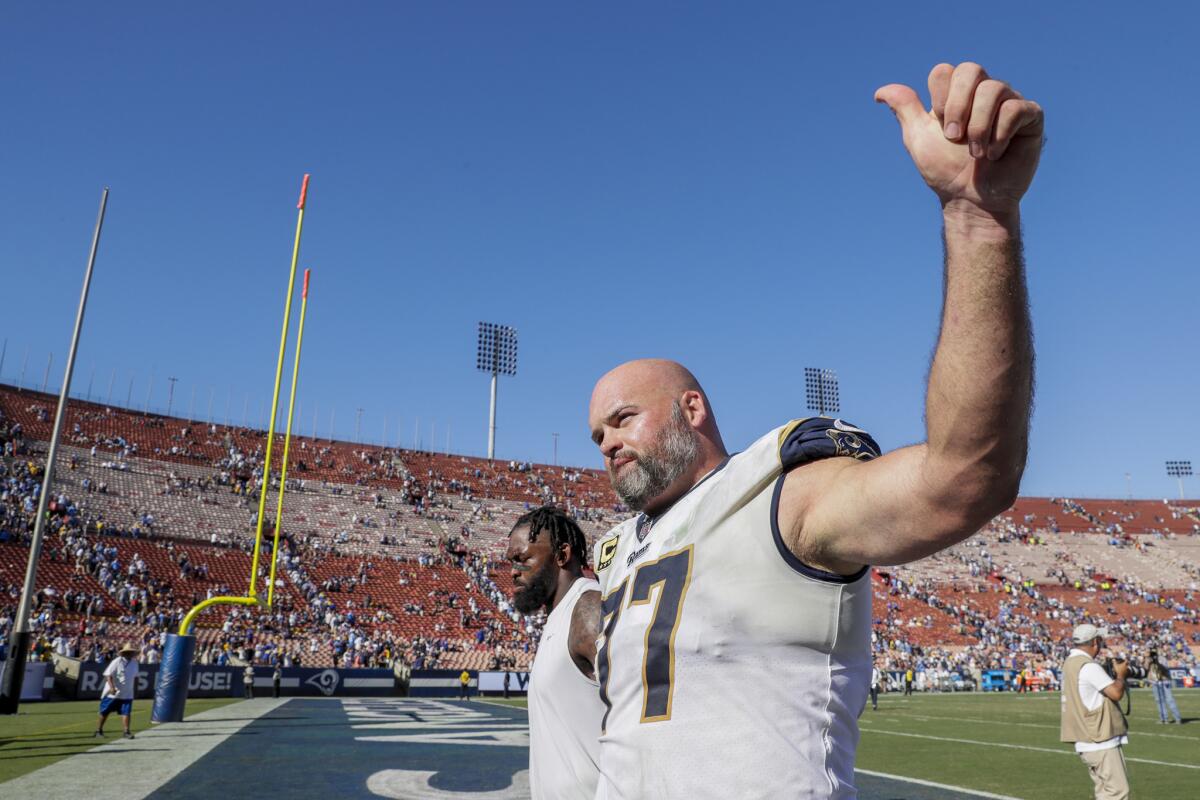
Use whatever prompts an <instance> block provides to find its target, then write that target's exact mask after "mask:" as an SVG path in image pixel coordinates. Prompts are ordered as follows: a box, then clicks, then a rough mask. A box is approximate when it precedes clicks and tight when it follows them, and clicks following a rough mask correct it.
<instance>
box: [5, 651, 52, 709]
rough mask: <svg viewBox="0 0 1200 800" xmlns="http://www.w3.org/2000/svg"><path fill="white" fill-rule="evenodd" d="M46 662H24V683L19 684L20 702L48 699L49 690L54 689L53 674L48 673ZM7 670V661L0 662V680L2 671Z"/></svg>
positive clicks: (49, 665) (48, 668)
mask: <svg viewBox="0 0 1200 800" xmlns="http://www.w3.org/2000/svg"><path fill="white" fill-rule="evenodd" d="M50 667H51V664H50V662H48V661H26V662H25V682H24V683H22V684H21V702H22V703H25V702H29V701H32V700H48V699H50V690H51V689H53V688H54V673H53V672H51V671H50ZM7 668H8V662H7V661H0V680H3V679H4V670H5V669H7Z"/></svg>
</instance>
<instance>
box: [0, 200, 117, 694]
mask: <svg viewBox="0 0 1200 800" xmlns="http://www.w3.org/2000/svg"><path fill="white" fill-rule="evenodd" d="M107 205H108V189H107V188H105V190H104V194H102V195H101V196H100V213H99V215H98V216H97V217H96V231H95V233H93V234H92V249H91V252H90V253H89V254H88V265H87V271H86V272H85V273H84V274H83V290H82V291H81V292H80V295H79V311H78V312H77V313H76V314H75V330H74V332H73V333H72V334H71V349H70V351H69V353H68V355H67V368H66V373H65V375H64V376H63V384H62V389H60V390H59V394H58V408H57V409H56V410H55V412H54V432H53V433H52V434H51V435H50V452H49V453H47V454H46V472H45V476H44V477H43V479H42V490H41V493H40V494H39V495H38V509H37V517H36V519H35V522H34V525H33V541H32V542H31V543H30V546H29V565H28V566H27V567H26V569H25V586H24V589H23V590H22V592H21V602H20V603H19V604H18V606H17V616H16V618H15V619H14V620H13V630H12V637H11V638H10V640H9V646H8V658H7V663H6V665H5V669H4V678H3V681H0V713H2V714H15V713H17V709H18V708H19V706H20V704H21V686H22V684H23V683H24V682H25V659H26V658H27V656H28V655H29V639H30V632H29V615H30V611H31V610H32V605H33V588H34V585H35V584H36V583H37V567H38V556H40V555H41V552H42V536H43V534H44V533H45V532H46V506H47V504H48V502H49V498H50V489H51V487H52V486H53V484H54V457H55V456H56V455H58V440H59V438H60V436H61V434H62V425H63V420H64V419H66V416H67V415H66V410H67V393H68V392H69V391H70V389H71V372H72V371H73V370H74V369H75V353H76V352H77V351H78V349H79V333H80V331H81V330H82V329H83V312H84V310H85V309H86V308H87V299H88V291H89V289H90V288H91V285H92V268H93V267H94V266H95V264H96V251H97V249H98V248H99V247H100V229H101V228H102V227H103V226H104V209H105V207H106V206H107Z"/></svg>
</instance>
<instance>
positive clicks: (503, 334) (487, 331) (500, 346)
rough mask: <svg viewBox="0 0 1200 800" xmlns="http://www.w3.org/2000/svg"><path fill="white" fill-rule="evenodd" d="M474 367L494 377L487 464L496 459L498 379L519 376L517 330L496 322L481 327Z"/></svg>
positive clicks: (485, 323) (489, 416)
mask: <svg viewBox="0 0 1200 800" xmlns="http://www.w3.org/2000/svg"><path fill="white" fill-rule="evenodd" d="M475 367H476V368H477V369H478V370H479V371H480V372H490V373H492V402H491V408H490V410H489V411H488V461H491V460H492V459H494V458H495V457H496V379H497V378H498V377H499V376H500V375H516V374H517V329H516V328H511V327H509V326H508V325H497V324H496V323H494V322H481V323H479V349H478V350H477V351H476V354H475Z"/></svg>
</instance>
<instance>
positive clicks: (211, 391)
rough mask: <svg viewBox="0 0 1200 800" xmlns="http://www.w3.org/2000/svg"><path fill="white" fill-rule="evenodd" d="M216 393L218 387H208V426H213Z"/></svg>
mask: <svg viewBox="0 0 1200 800" xmlns="http://www.w3.org/2000/svg"><path fill="white" fill-rule="evenodd" d="M216 391H217V390H216V387H213V386H209V387H208V424H209V425H212V419H213V417H212V403H213V395H214V394H215V393H216Z"/></svg>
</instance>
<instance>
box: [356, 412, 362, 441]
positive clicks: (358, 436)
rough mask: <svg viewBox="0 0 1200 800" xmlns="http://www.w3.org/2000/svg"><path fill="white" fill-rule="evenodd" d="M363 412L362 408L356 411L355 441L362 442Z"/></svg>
mask: <svg viewBox="0 0 1200 800" xmlns="http://www.w3.org/2000/svg"><path fill="white" fill-rule="evenodd" d="M362 412H363V410H362V409H361V408H356V409H354V441H356V442H362Z"/></svg>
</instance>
